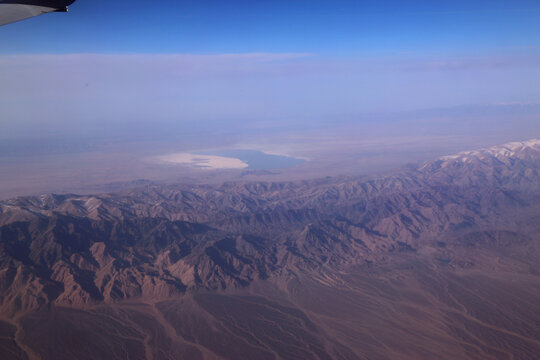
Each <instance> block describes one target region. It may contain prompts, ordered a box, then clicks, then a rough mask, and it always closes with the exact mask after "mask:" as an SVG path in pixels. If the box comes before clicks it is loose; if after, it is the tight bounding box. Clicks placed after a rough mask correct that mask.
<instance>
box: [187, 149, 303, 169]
mask: <svg viewBox="0 0 540 360" xmlns="http://www.w3.org/2000/svg"><path fill="white" fill-rule="evenodd" d="M197 154H201V155H214V156H225V157H232V158H236V159H240V160H242V161H243V162H245V163H247V164H248V165H249V166H248V168H247V169H249V170H271V169H281V168H286V167H291V166H295V165H299V164H302V163H304V162H305V160H303V159H298V158H294V157H290V156H284V155H272V154H266V153H263V152H262V151H257V150H212V151H198V152H197Z"/></svg>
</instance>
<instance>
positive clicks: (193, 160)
mask: <svg viewBox="0 0 540 360" xmlns="http://www.w3.org/2000/svg"><path fill="white" fill-rule="evenodd" d="M156 159H157V160H158V161H159V162H162V163H172V164H184V165H191V166H196V167H200V168H208V169H243V168H247V167H248V164H247V163H245V162H243V161H242V160H240V159H236V158H232V157H225V156H216V155H199V154H191V153H175V154H168V155H162V156H158V157H156Z"/></svg>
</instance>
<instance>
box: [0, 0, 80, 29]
mask: <svg viewBox="0 0 540 360" xmlns="http://www.w3.org/2000/svg"><path fill="white" fill-rule="evenodd" d="M74 1H75V0H0V25H5V24H9V23H12V22H15V21H19V20H23V19H28V18H30V17H33V16H38V15H41V14H46V13H49V12H54V11H57V12H58V11H59V12H66V11H67V7H68V6H69V5H71V4H73V2H74Z"/></svg>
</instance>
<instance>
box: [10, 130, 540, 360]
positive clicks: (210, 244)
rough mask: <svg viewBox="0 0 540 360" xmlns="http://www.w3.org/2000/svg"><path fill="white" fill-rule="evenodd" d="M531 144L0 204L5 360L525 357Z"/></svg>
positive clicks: (538, 225) (538, 270)
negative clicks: (337, 174) (277, 177)
mask: <svg viewBox="0 0 540 360" xmlns="http://www.w3.org/2000/svg"><path fill="white" fill-rule="evenodd" d="M539 171H540V141H538V140H531V141H527V142H523V143H511V144H506V145H503V146H498V147H494V148H490V149H484V150H478V151H469V152H464V153H460V154H458V155H455V156H447V157H442V158H440V159H437V160H434V161H431V162H427V163H425V164H422V165H420V166H418V167H414V168H413V167H407V168H404V169H403V170H400V171H398V172H396V173H394V174H391V175H388V176H384V177H377V178H325V179H321V180H317V181H304V182H295V183H227V184H223V185H221V186H216V187H211V186H206V185H197V186H187V185H178V186H155V185H148V186H144V187H141V188H138V189H134V190H131V191H128V192H124V193H118V194H104V195H95V196H79V195H70V194H68V195H43V196H37V197H19V198H16V199H12V200H8V201H3V202H0V265H1V266H0V314H1V316H2V319H4V321H5V322H2V323H0V325H1V326H0V330H1V331H3V332H2V334H0V351H1V353H2V355H3V357H6V358H9V357H11V358H25V357H28V358H44V359H68V358H70V359H71V358H79V359H83V358H88V359H90V358H92V359H100V358H103V359H109V358H110V359H116V358H118V359H121V358H122V359H123V358H126V357H129V358H141V359H142V358H148V359H169V358H171V359H172V358H178V357H179V356H180V357H184V358H188V359H191V358H193V359H214V358H216V359H219V358H225V359H242V358H261V359H265V358H268V359H276V358H279V359H295V358H297V359H310V358H313V359H364V358H365V359H392V358H395V359H423V358H424V359H432V358H441V359H455V358H470V359H506V358H508V359H511V358H519V359H534V358H535V357H534V356H535V354H537V353H538V352H539V351H540V342H538V341H537V340H536V339H539V338H540V327H539V325H538V324H539V323H540V318H538V314H540V305H538V304H539V302H538V301H537V300H538V298H539V297H540V266H539V265H538V264H540V262H539V261H538V260H540V201H539V200H540V176H538V175H539Z"/></svg>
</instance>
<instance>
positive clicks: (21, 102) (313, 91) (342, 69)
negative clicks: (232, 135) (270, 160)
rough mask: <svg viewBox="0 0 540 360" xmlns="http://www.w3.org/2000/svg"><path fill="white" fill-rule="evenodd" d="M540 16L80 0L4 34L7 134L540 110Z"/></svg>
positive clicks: (441, 8)
mask: <svg viewBox="0 0 540 360" xmlns="http://www.w3.org/2000/svg"><path fill="white" fill-rule="evenodd" d="M539 20H540V3H538V1H520V0H512V1H496V0H491V1H427V0H426V1H324V2H323V1H309V2H308V1H175V0H170V1H165V0H164V1H158V2H150V1H136V0H130V1H122V0H117V1H102V0H77V1H76V2H75V3H74V4H73V5H72V6H71V7H70V12H69V13H68V14H48V15H44V16H41V17H38V18H34V19H30V20H26V21H22V22H19V23H15V24H10V25H7V26H3V27H1V28H0V44H1V45H0V138H24V137H54V136H66V135H70V136H84V135H91V136H105V135H110V134H121V133H131V134H132V135H135V134H139V135H141V134H142V135H143V136H144V135H150V134H154V135H156V136H159V135H160V134H170V133H171V132H174V131H185V130H186V129H193V128H203V129H204V128H205V127H208V126H212V127H215V128H223V129H228V130H231V129H253V128H256V129H257V128H259V129H267V128H276V127H279V126H285V127H287V126H291V125H293V126H297V127H302V126H305V127H310V126H314V127H316V126H319V125H321V124H322V125H325V126H331V125H332V124H333V123H339V122H355V121H356V122H361V121H365V118H366V114H381V113H388V112H390V113H392V112H411V111H418V110H422V109H436V108H455V107H463V106H470V105H475V106H505V105H508V104H513V105H515V104H521V105H524V106H529V105H531V104H532V105H536V104H538V103H539V102H540V101H539V99H540V87H539V86H538V84H539V83H540V21H539ZM363 119H364V120H363ZM406 121H407V120H406V119H404V120H403V123H402V124H401V126H406V125H407V122H406Z"/></svg>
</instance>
